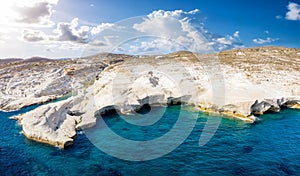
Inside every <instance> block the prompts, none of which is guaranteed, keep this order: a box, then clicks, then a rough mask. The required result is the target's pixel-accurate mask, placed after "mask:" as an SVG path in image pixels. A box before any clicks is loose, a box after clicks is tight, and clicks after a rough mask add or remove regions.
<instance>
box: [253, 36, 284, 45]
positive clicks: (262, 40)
mask: <svg viewBox="0 0 300 176" xmlns="http://www.w3.org/2000/svg"><path fill="white" fill-rule="evenodd" d="M277 40H279V38H275V39H274V38H270V37H268V38H266V39H261V38H257V39H253V40H252V41H253V42H254V43H256V44H266V43H272V42H275V41H277Z"/></svg>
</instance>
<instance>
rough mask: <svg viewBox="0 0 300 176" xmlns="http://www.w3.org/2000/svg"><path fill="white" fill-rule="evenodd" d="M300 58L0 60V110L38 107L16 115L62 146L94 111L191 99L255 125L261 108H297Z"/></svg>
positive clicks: (188, 55)
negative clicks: (60, 99) (59, 99)
mask: <svg viewBox="0 0 300 176" xmlns="http://www.w3.org/2000/svg"><path fill="white" fill-rule="evenodd" d="M299 63H300V50H299V49H292V48H283V47H259V48H245V49H235V50H230V51H223V52H220V53H215V54H197V53H192V52H188V51H179V52H175V53H171V54H166V55H156V56H131V55H124V54H109V53H103V54H99V55H94V56H90V57H85V58H76V59H68V60H47V59H46V60H45V59H44V60H42V61H38V60H33V61H31V62H26V60H19V59H18V60H12V61H11V62H5V63H0V73H1V74H0V95H1V97H0V110H1V111H13V110H18V109H21V108H23V107H26V106H30V105H34V104H41V106H39V107H38V108H36V109H34V110H32V111H29V112H27V113H24V114H21V115H18V116H16V117H14V118H15V119H18V120H19V123H20V125H21V126H22V129H23V134H24V135H25V136H26V137H27V138H29V139H33V140H36V141H40V142H44V143H48V144H51V145H54V146H59V147H62V148H64V147H67V146H69V145H72V144H73V140H74V137H75V136H76V130H77V129H85V128H89V127H93V126H94V125H95V124H96V116H97V115H99V114H103V113H106V112H108V111H110V110H117V111H118V112H119V113H124V114H134V113H135V112H137V111H138V110H140V109H141V108H143V106H145V105H150V106H157V105H158V106H166V105H172V104H187V105H191V106H194V107H195V108H197V109H198V110H200V111H202V112H207V113H217V114H219V115H221V116H225V117H231V118H237V119H240V120H243V121H245V122H247V123H253V122H255V121H256V120H257V118H258V116H259V115H261V114H264V113H268V112H278V111H280V110H281V109H282V108H297V109H299V107H300V84H299V82H300V64H299ZM66 95H71V96H68V97H66V98H65V99H64V100H62V101H57V102H50V103H45V102H49V101H51V100H55V99H57V98H59V97H64V96H66Z"/></svg>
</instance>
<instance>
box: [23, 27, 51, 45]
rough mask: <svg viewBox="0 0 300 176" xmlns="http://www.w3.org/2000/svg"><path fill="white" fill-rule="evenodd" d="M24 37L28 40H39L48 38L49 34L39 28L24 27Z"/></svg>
mask: <svg viewBox="0 0 300 176" xmlns="http://www.w3.org/2000/svg"><path fill="white" fill-rule="evenodd" d="M22 39H23V40H24V41H27V42H38V41H43V40H46V39H47V36H46V35H45V33H43V32H42V31H39V30H32V29H24V30H23V32H22Z"/></svg>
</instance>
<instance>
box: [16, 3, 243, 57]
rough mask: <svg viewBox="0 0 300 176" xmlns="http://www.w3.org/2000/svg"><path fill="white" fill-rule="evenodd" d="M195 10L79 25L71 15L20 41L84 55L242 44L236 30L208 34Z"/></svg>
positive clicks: (210, 48)
mask: <svg viewBox="0 0 300 176" xmlns="http://www.w3.org/2000/svg"><path fill="white" fill-rule="evenodd" d="M198 13H199V10H198V9H195V10H192V11H183V10H174V11H164V10H157V11H153V12H152V13H150V14H148V15H147V16H145V17H136V18H131V19H128V20H125V21H122V22H120V23H115V24H112V23H102V24H99V25H97V24H87V25H81V24H80V22H81V21H80V20H79V19H77V18H74V19H73V20H72V21H71V22H60V23H57V25H56V28H55V29H54V30H53V32H50V33H49V31H47V33H46V32H45V33H44V32H42V31H38V30H26V31H23V34H22V37H23V40H24V41H27V42H35V43H36V44H39V43H40V45H43V46H48V47H49V48H50V49H49V50H50V51H52V50H53V48H55V47H57V46H59V44H60V43H61V44H62V45H63V46H64V47H59V48H60V49H61V50H62V49H66V50H68V51H69V50H71V49H74V48H75V49H76V48H79V49H81V50H84V54H85V55H88V54H95V53H96V52H112V51H113V52H114V51H116V52H122V53H127V54H143V53H148V54H149V53H152V54H163V53H169V52H174V51H178V50H189V51H194V52H199V53H211V52H215V51H220V50H225V49H231V48H237V47H242V46H243V45H242V44H241V43H240V32H239V31H235V32H234V33H233V34H231V35H227V36H219V35H215V34H212V33H210V32H209V31H208V30H207V29H206V28H205V25H204V23H202V21H201V19H202V18H198V17H197V16H195V15H197V14H198ZM199 19H200V20H199ZM50 46H55V47H50ZM92 52H94V53H92Z"/></svg>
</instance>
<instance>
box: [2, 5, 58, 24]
mask: <svg viewBox="0 0 300 176" xmlns="http://www.w3.org/2000/svg"><path fill="white" fill-rule="evenodd" d="M57 3H58V0H10V1H7V3H5V4H4V5H3V7H1V8H0V10H1V11H3V15H2V17H1V18H0V22H1V23H2V24H30V25H40V26H44V25H48V26H49V25H53V24H54V22H52V21H51V20H50V18H51V16H52V13H53V6H54V5H56V4H57ZM1 6H2V5H1Z"/></svg>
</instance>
